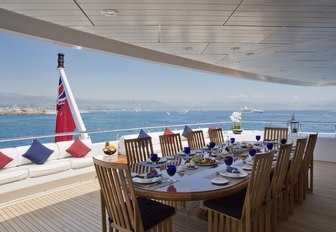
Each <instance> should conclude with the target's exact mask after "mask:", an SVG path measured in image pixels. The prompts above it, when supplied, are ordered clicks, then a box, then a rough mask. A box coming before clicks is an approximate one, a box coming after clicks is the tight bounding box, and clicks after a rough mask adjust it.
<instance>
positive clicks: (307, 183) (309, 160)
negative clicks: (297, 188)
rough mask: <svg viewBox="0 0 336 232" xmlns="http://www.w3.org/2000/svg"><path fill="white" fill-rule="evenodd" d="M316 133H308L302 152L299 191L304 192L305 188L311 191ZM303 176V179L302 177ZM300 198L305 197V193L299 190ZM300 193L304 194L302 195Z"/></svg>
mask: <svg viewBox="0 0 336 232" xmlns="http://www.w3.org/2000/svg"><path fill="white" fill-rule="evenodd" d="M317 136H318V134H317V133H316V134H310V135H309V137H308V142H307V147H306V150H305V153H304V157H303V160H302V168H301V175H302V177H301V178H302V180H301V182H303V183H301V184H303V186H301V188H302V189H301V191H304V192H306V191H307V190H308V191H309V192H312V191H313V170H314V165H313V164H314V149H315V145H316V141H317ZM303 178H304V179H303ZM300 194H301V196H300V197H301V198H302V197H304V198H305V193H303V192H301V193H300ZM302 194H303V195H304V196H302Z"/></svg>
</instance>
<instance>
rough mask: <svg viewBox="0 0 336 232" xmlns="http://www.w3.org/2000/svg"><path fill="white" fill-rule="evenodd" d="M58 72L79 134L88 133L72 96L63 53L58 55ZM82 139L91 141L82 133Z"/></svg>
mask: <svg viewBox="0 0 336 232" xmlns="http://www.w3.org/2000/svg"><path fill="white" fill-rule="evenodd" d="M57 61H58V66H57V68H58V70H59V72H60V75H61V79H62V82H63V86H64V90H65V93H66V95H67V98H68V100H69V106H70V109H71V112H72V114H73V118H74V121H75V124H76V127H77V128H78V130H79V132H82V131H86V129H85V125H84V122H83V120H82V116H81V115H80V113H79V110H78V107H77V103H76V101H75V97H74V96H73V94H72V91H71V88H70V84H69V82H68V79H67V77H66V74H65V71H64V54H63V53H58V60H57ZM80 137H81V139H89V135H88V134H87V133H81V136H80Z"/></svg>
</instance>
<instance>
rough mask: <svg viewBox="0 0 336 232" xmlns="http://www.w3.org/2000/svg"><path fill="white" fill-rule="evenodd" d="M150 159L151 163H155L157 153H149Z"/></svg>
mask: <svg viewBox="0 0 336 232" xmlns="http://www.w3.org/2000/svg"><path fill="white" fill-rule="evenodd" d="M150 159H151V161H152V162H153V164H156V162H157V160H158V154H155V153H154V154H151V155H150Z"/></svg>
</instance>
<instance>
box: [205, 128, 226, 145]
mask: <svg viewBox="0 0 336 232" xmlns="http://www.w3.org/2000/svg"><path fill="white" fill-rule="evenodd" d="M208 132H209V139H210V142H214V143H216V144H223V143H224V137H223V131H222V128H216V129H209V131H208Z"/></svg>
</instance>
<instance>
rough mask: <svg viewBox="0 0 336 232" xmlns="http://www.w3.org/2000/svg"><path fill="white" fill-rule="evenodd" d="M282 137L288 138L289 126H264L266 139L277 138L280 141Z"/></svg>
mask: <svg viewBox="0 0 336 232" xmlns="http://www.w3.org/2000/svg"><path fill="white" fill-rule="evenodd" d="M281 139H286V140H288V128H287V127H265V128H264V140H271V141H272V140H276V141H278V142H280V140H281Z"/></svg>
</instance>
